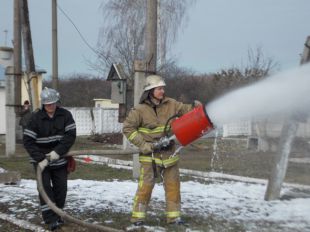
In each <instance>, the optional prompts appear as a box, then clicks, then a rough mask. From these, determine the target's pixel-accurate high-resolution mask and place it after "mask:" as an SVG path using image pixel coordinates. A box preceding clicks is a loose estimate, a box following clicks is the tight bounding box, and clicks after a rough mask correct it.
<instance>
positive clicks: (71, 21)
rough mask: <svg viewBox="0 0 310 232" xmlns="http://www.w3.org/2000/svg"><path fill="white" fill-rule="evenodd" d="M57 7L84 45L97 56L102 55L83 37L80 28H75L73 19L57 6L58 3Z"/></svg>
mask: <svg viewBox="0 0 310 232" xmlns="http://www.w3.org/2000/svg"><path fill="white" fill-rule="evenodd" d="M57 8H58V9H59V10H60V11H61V12H62V13H63V15H64V16H65V17H66V18H67V19H68V20H69V22H70V23H71V24H72V25H73V27H74V28H75V30H76V31H77V32H78V34H79V36H80V37H81V39H82V41H83V42H84V43H85V44H86V46H87V47H88V48H89V49H90V50H91V51H92V52H94V53H95V54H96V55H97V56H102V54H100V53H98V52H97V51H96V50H95V49H94V48H93V47H92V46H91V45H90V44H89V43H88V42H87V40H86V39H85V37H84V36H83V35H82V33H81V32H80V30H79V29H78V28H77V26H76V25H75V23H74V22H73V20H72V19H71V18H70V17H69V16H68V14H67V13H66V12H65V11H64V10H63V9H62V8H61V7H60V6H59V4H58V3H57Z"/></svg>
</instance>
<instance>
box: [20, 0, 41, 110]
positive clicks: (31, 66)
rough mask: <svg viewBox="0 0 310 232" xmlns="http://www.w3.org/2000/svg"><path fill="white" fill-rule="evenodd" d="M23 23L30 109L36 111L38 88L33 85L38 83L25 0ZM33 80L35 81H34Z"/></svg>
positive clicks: (22, 15) (21, 5) (22, 13)
mask: <svg viewBox="0 0 310 232" xmlns="http://www.w3.org/2000/svg"><path fill="white" fill-rule="evenodd" d="M20 11H21V22H22V38H23V45H24V46H23V47H24V54H25V64H26V72H25V73H26V79H27V80H26V81H27V84H26V88H27V92H28V96H29V100H30V107H31V108H32V109H36V108H37V107H38V103H37V101H38V96H35V95H36V94H35V93H36V92H37V91H36V90H37V86H32V83H36V82H37V81H36V80H37V77H36V75H35V71H36V70H35V63H34V56H33V48H32V39H31V30H30V22H29V11H28V1H27V0H24V1H21V2H20ZM32 79H33V80H32Z"/></svg>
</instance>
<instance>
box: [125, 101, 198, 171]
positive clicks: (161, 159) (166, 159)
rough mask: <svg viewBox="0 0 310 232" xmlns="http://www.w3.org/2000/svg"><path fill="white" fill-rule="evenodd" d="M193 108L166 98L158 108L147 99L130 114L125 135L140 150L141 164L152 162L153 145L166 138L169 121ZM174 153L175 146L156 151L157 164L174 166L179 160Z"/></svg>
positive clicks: (126, 122) (126, 121)
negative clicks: (165, 133) (165, 131)
mask: <svg viewBox="0 0 310 232" xmlns="http://www.w3.org/2000/svg"><path fill="white" fill-rule="evenodd" d="M192 108H193V105H191V104H183V103H181V102H178V101H176V100H174V99H172V98H168V97H165V98H164V99H163V100H162V102H161V103H160V104H159V105H157V106H155V105H154V104H153V103H151V102H150V101H149V100H148V99H146V100H145V101H144V102H143V103H142V104H139V105H138V106H137V107H135V108H133V109H132V110H131V111H130V112H129V115H128V117H127V118H126V120H125V121H124V124H123V133H124V134H125V136H126V137H127V138H128V140H129V141H130V142H131V143H132V144H134V145H135V146H137V147H138V148H139V149H140V155H139V160H140V162H150V163H151V162H152V143H154V142H156V141H157V140H159V139H160V138H161V137H163V136H164V128H165V124H166V122H167V120H168V119H169V118H170V117H172V116H174V115H176V114H178V115H179V116H181V115H183V114H185V113H187V112H188V111H190V110H191V109H192ZM170 122H171V121H170ZM170 122H169V124H170ZM169 128H170V127H169ZM169 128H168V129H169ZM168 131H169V130H168ZM174 151H175V146H174V145H172V146H169V148H168V149H163V150H160V151H154V154H153V155H154V159H155V162H156V164H157V165H159V166H162V167H169V166H172V165H174V164H175V163H176V162H177V161H178V160H179V156H178V155H174V156H172V154H174Z"/></svg>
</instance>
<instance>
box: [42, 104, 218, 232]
mask: <svg viewBox="0 0 310 232" xmlns="http://www.w3.org/2000/svg"><path fill="white" fill-rule="evenodd" d="M171 119H172V118H171ZM169 121H170V119H169ZM167 128H168V122H167V123H166V125H165V136H164V137H163V138H162V139H161V140H159V141H157V142H156V143H155V144H154V146H155V148H160V147H166V146H168V145H169V143H170V141H171V140H172V139H177V140H178V142H179V143H180V144H181V145H182V146H186V145H187V144H190V143H191V142H193V141H194V140H196V139H198V138H200V137H201V136H203V135H204V134H206V133H208V132H209V131H211V130H212V129H214V126H213V124H212V122H211V120H210V118H209V116H208V114H207V112H206V109H205V108H204V107H203V106H202V105H201V106H198V107H196V108H194V109H193V110H192V111H190V112H188V113H186V114H184V115H183V116H181V117H179V118H177V119H175V120H174V121H172V123H171V130H172V133H173V135H172V136H170V137H168V135H167V131H166V130H167ZM136 153H139V151H138V150H121V151H120V150H91V151H89V150H88V151H71V152H69V153H68V154H67V155H66V156H73V155H82V154H97V155H124V154H136ZM44 168H45V167H44ZM44 168H43V169H41V167H40V166H38V168H37V183H38V191H39V193H40V194H41V196H42V198H43V199H44V201H45V202H46V204H47V205H48V206H49V207H50V208H51V209H52V210H53V211H54V212H55V213H56V214H58V215H59V216H60V217H62V218H63V219H65V220H67V221H70V222H73V223H75V224H78V225H81V226H84V227H87V228H90V229H95V230H100V231H106V232H118V231H122V230H117V229H113V228H111V227H106V226H101V225H97V224H91V223H87V222H85V221H82V220H79V219H76V218H74V217H72V216H70V215H68V214H67V213H65V212H64V211H63V210H61V209H60V208H58V207H57V206H56V205H55V204H54V203H53V202H52V201H51V200H50V199H49V197H48V196H47V194H46V192H45V190H44V188H43V184H42V172H43V170H44Z"/></svg>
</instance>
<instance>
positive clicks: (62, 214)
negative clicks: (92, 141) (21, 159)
mask: <svg viewBox="0 0 310 232" xmlns="http://www.w3.org/2000/svg"><path fill="white" fill-rule="evenodd" d="M137 152H138V151H137V150H121V151H120V150H84V151H71V152H69V153H68V154H67V155H66V156H74V155H81V154H97V155H124V154H135V153H137ZM44 168H45V167H44ZM44 168H43V169H41V167H40V166H39V165H38V166H37V173H36V174H37V185H38V191H39V193H40V194H41V196H42V198H43V199H44V201H45V202H46V204H47V205H48V206H49V207H50V208H51V209H52V210H53V211H54V212H55V213H56V214H57V215H59V216H60V217H62V218H63V219H65V220H67V221H69V222H72V223H75V224H78V225H81V226H83V227H86V228H89V229H95V230H100V231H106V232H120V231H123V230H117V229H114V228H111V227H107V226H102V225H98V224H92V223H88V222H85V221H82V220H80V219H77V218H75V217H72V216H70V215H68V214H67V213H66V212H64V211H63V210H62V209H60V208H58V207H57V206H56V205H55V204H54V202H52V201H51V199H50V198H49V197H48V195H47V194H46V192H45V190H44V187H43V183H42V172H43V171H44Z"/></svg>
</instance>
